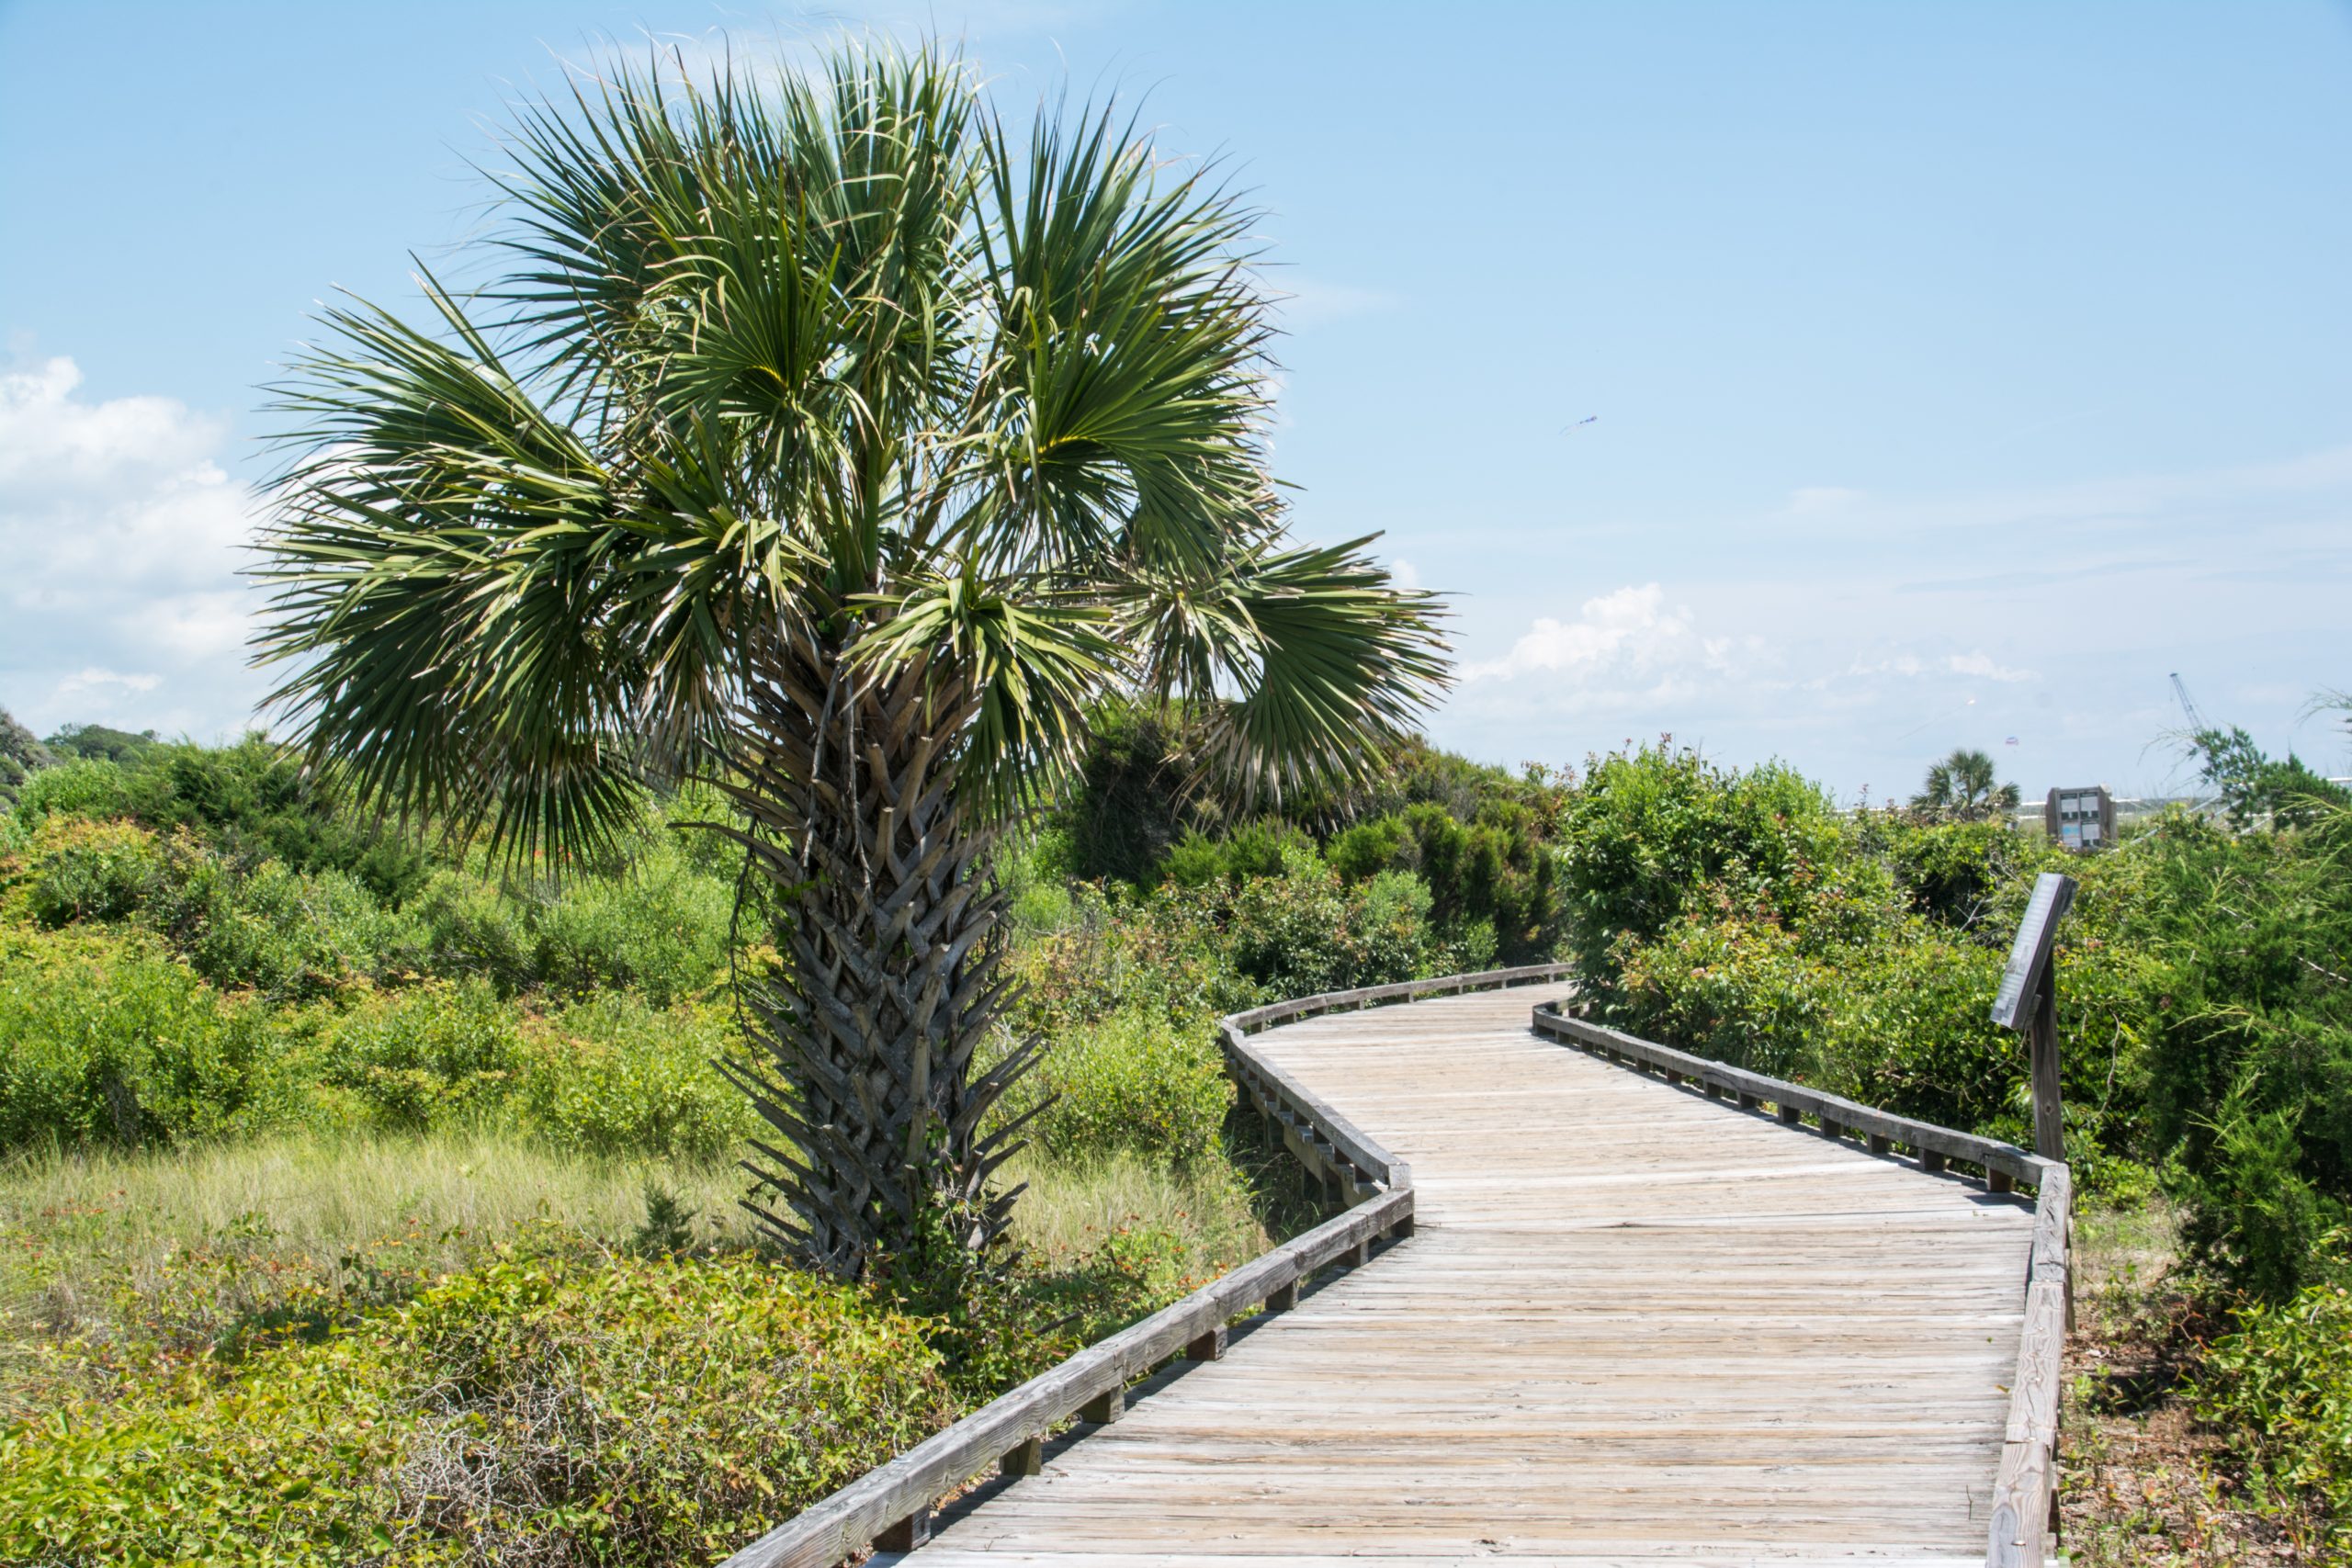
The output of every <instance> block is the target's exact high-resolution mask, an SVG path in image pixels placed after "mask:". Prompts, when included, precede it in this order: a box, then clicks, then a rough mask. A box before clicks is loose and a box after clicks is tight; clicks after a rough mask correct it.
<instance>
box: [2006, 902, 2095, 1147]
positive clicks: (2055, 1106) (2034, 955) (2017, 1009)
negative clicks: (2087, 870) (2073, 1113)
mask: <svg viewBox="0 0 2352 1568" xmlns="http://www.w3.org/2000/svg"><path fill="white" fill-rule="evenodd" d="M2074 902H2075V879H2074V878H2073V877H2071V876H2067V875H2065V874H2063V873H2060V872H2055V871H2045V872H2043V873H2042V874H2041V876H2039V877H2037V878H2036V879H2035V881H2034V884H2033V897H2032V898H2031V900H2030V901H2029V902H2028V903H2027V905H2026V907H2025V918H2024V919H2021V920H2019V921H2018V935H2017V941H2016V942H2012V943H2011V944H2010V946H2009V962H2008V966H2007V968H2005V969H2003V970H2002V971H2001V989H2000V991H1999V993H1998V994H1997V995H1996V996H1995V997H1994V998H1993V1021H1994V1022H1995V1023H1997V1024H1999V1025H2000V1026H2001V1027H2002V1028H2004V1029H2013V1030H2016V1031H2018V1032H2019V1033H2022V1034H2023V1035H2024V1036H2025V1037H2026V1051H2027V1061H2028V1066H2029V1067H2030V1070H2031V1072H2032V1077H2033V1152H2034V1153H2035V1154H2038V1155H2040V1156H2041V1157H2042V1158H2043V1159H2056V1160H2063V1159H2064V1158H2065V1157H2066V1122H2065V1115H2064V1108H2063V1107H2061V1106H2060V1104H2059V1102H2058V964H2057V960H2056V958H2055V956H2054V954H2053V949H2054V946H2055V944H2056V942H2057V940H2058V921H2059V920H2060V919H2061V918H2062V917H2064V915H2065V913H2066V911H2067V909H2068V908H2071V907H2072V906H2073V904H2074Z"/></svg>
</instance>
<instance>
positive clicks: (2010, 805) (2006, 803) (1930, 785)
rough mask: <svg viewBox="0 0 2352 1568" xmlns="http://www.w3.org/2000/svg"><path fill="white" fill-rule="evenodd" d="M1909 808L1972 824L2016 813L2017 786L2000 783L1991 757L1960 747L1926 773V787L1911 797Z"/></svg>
mask: <svg viewBox="0 0 2352 1568" xmlns="http://www.w3.org/2000/svg"><path fill="white" fill-rule="evenodd" d="M1911 804H1912V806H1913V807H1915V808H1917V809H1918V810H1921V811H1928V812H1932V813H1934V814H1936V815H1938V816H1942V817H1952V818H1959V819H1961V820H1962V821H1972V822H1973V821H1977V820H1980V819H1982V818H1987V817H1991V816H1994V815H1995V814H1996V813H1998V812H2002V811H2013V810H2015V809H2016V808H2017V804H2018V786H2017V785H2015V784H2002V783H2000V782H1999V780H1998V778H1997V777H1996V773H1995V770H1994V767H1993V759H1992V758H1991V757H1989V756H1987V755H1986V754H1985V753H1984V752H1982V751H1977V750H1970V749H1968V748H1966V747H1962V748H1960V749H1959V750H1955V751H1953V752H1952V754H1951V756H1949V757H1946V758H1945V759H1944V760H1943V761H1940V762H1938V763H1936V764H1935V765H1934V766H1933V767H1931V768H1929V769H1928V778H1927V784H1926V787H1925V788H1924V789H1923V790H1922V791H1921V792H1920V793H1919V794H1917V795H1913V796H1912V797H1911Z"/></svg>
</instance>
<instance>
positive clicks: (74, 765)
mask: <svg viewBox="0 0 2352 1568" xmlns="http://www.w3.org/2000/svg"><path fill="white" fill-rule="evenodd" d="M129 810H130V788H129V784H128V781H126V780H125V778H124V777H123V773H122V770H121V769H120V768H119V767H117V766H115V764H113V763H112V762H109V761H105V760H103V759H100V758H89V757H82V758H76V759H75V760H74V761H70V762H60V763H59V764H58V765H57V766H55V767H53V768H43V769H41V770H40V772H39V773H34V774H33V775H32V776H31V777H29V778H28V779H27V780H26V781H25V784H24V787H23V789H22V790H20V791H19V792H18V794H17V818H18V819H19V820H21V821H23V822H25V823H26V824H27V825H28V826H29V825H31V824H34V823H37V822H39V821H40V820H41V819H42V818H46V817H88V818H107V817H120V816H122V815H124V814H125V813H126V812H128V811H129Z"/></svg>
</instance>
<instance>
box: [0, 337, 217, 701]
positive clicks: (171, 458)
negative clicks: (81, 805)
mask: <svg viewBox="0 0 2352 1568" xmlns="http://www.w3.org/2000/svg"><path fill="white" fill-rule="evenodd" d="M81 385H82V373H81V370H80V368H79V367H77V366H76V365H75V364H74V361H73V360H71V359H68V358H63V357H55V358H50V359H45V360H40V361H38V362H33V363H19V364H18V365H17V366H15V367H10V368H8V369H6V370H0V561H4V562H6V574H5V576H0V706H7V707H10V708H13V709H14V710H16V712H17V716H19V717H20V718H22V719H23V720H24V721H25V722H26V723H27V724H28V725H30V726H32V727H33V728H35V729H37V730H44V731H45V730H48V729H51V728H56V727H57V726H58V725H61V724H64V723H69V722H74V721H76V720H82V721H87V720H95V719H104V720H106V721H107V722H109V723H114V722H121V721H130V722H133V723H135V724H136V725H137V727H138V728H149V727H153V728H158V729H162V730H164V731H166V732H175V731H178V730H183V729H185V730H187V731H189V732H191V733H195V734H198V735H200V736H210V735H214V734H218V733H220V732H222V731H225V730H233V729H234V728H237V727H239V726H240V725H242V724H243V723H244V722H246V720H247V719H248V717H249V716H250V714H251V711H252V706H253V701H254V695H255V694H257V692H258V690H259V685H260V683H259V682H257V681H255V680H254V678H253V676H252V674H251V672H250V671H246V670H245V669H244V667H243V658H242V657H241V649H242V648H243V643H244V640H245V636H246V630H247V627H248V626H249V625H250V621H251V616H252V613H253V609H254V592H253V591H252V590H251V588H250V587H248V586H247V585H246V584H244V583H243V581H241V580H240V578H239V576H238V569H239V568H240V566H241V565H242V564H243V548H244V545H245V542H246V540H247V539H248V538H249V537H250V536H251V535H252V531H253V526H254V515H255V512H256V505H257V503H256V499H255V497H254V492H253V491H251V490H250V489H249V488H248V487H246V486H244V485H242V484H239V483H237V482H235V481H234V480H232V479H231V478H230V477H229V475H228V473H227V472H226V471H225V470H224V469H223V468H222V467H221V464H220V460H219V459H220V452H221V449H222V447H223V446H224V445H225V444H226V442H227V439H228V429H227V426H226V424H225V423H224V422H223V421H220V420H219V419H215V418H210V417H208V416H205V415H202V414H199V413H197V412H193V411H191V410H190V409H188V408H187V406H186V405H185V404H182V403H179V402H176V401H175V400H172V399H169V398H158V397H128V398H112V399H107V400H103V401H93V400H89V399H87V398H85V397H84V396H82V395H81ZM123 671H132V673H124V672H123Z"/></svg>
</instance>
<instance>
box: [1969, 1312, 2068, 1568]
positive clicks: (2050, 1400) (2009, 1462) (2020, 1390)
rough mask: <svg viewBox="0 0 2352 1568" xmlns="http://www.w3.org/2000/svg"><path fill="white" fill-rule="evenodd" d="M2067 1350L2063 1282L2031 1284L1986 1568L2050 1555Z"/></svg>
mask: <svg viewBox="0 0 2352 1568" xmlns="http://www.w3.org/2000/svg"><path fill="white" fill-rule="evenodd" d="M2065 1342H2066V1296H2065V1285H2064V1281H2063V1280H2054V1279H2042V1280H2035V1281H2034V1284H2033V1288H2032V1290H2031V1291H2030V1292H2028V1294H2027V1298H2026V1322H2025V1335H2024V1339H2023V1343H2022V1346H2021V1348H2020V1349H2019V1351H2018V1375H2017V1382H2016V1384H2015V1386H2014V1387H2013V1388H2012V1389H2011V1391H2010V1399H2009V1418H2008V1425H2007V1428H2006V1431H2005V1433H2004V1438H2005V1440H2004V1442H2003V1444H2002V1448H2001V1468H2000V1470H1999V1472H1997V1473H1996V1476H1995V1478H1994V1482H1993V1515H1992V1531H1991V1540H1990V1542H1989V1544H1988V1545H1987V1548H1986V1553H1985V1562H1986V1564H1987V1568H2041V1562H2042V1560H2043V1558H2044V1557H2046V1556H2047V1555H2048V1553H2049V1549H2050V1507H2051V1498H2052V1495H2053V1494H2054V1493H2055V1491H2056V1489H2057V1484H2058V1453H2057V1450H2058V1393H2059V1382H2060V1377H2061V1361H2062V1358H2063V1356H2064V1348H2065Z"/></svg>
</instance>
